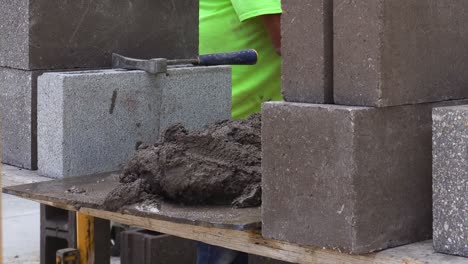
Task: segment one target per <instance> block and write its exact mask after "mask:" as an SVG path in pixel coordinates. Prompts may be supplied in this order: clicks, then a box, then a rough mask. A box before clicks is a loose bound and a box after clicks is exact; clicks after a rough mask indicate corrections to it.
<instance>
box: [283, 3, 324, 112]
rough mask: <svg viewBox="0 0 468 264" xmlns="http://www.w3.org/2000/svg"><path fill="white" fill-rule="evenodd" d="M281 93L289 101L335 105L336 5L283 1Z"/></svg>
mask: <svg viewBox="0 0 468 264" xmlns="http://www.w3.org/2000/svg"><path fill="white" fill-rule="evenodd" d="M282 6H283V10H284V13H283V16H282V18H281V28H282V49H281V53H282V72H283V74H282V90H283V97H284V99H285V100H286V101H291V102H309V103H332V102H333V24H332V17H333V1H332V0H314V1H309V0H298V1H282Z"/></svg>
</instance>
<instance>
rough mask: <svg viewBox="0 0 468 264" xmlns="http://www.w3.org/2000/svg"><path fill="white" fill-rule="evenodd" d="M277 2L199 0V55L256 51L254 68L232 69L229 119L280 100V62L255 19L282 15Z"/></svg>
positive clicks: (250, 112)
mask: <svg viewBox="0 0 468 264" xmlns="http://www.w3.org/2000/svg"><path fill="white" fill-rule="evenodd" d="M281 12H282V10H281V2H280V0H200V28H199V30H200V47H199V52H200V54H207V53H216V52H229V51H238V50H243V49H255V50H257V52H258V55H259V59H258V63H257V65H254V66H233V67H232V117H233V118H234V119H239V118H245V117H248V116H249V115H251V114H253V113H256V112H259V111H260V109H261V104H262V103H263V102H265V101H278V100H282V97H281V58H280V56H278V55H277V54H276V52H275V50H274V47H273V44H272V42H271V39H270V37H269V35H268V32H267V30H266V28H265V26H264V25H263V23H262V21H261V19H260V18H258V16H260V15H265V14H278V13H281Z"/></svg>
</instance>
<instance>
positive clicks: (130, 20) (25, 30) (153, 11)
mask: <svg viewBox="0 0 468 264" xmlns="http://www.w3.org/2000/svg"><path fill="white" fill-rule="evenodd" d="M0 36H2V37H1V38H0V105H1V107H2V109H1V110H2V113H4V114H3V115H2V120H1V121H2V124H1V128H2V129H1V130H2V133H1V135H2V136H1V137H2V144H3V151H2V152H3V153H2V154H3V157H4V159H3V162H5V163H8V164H11V165H15V166H19V167H23V168H27V169H36V168H37V165H36V164H37V158H36V156H37V151H36V143H35V142H36V140H37V139H36V136H35V135H36V129H35V119H36V107H37V105H36V100H37V98H36V86H35V83H36V81H37V76H38V75H39V74H41V72H44V71H50V70H52V69H58V70H69V69H75V68H103V67H110V64H111V54H112V53H113V52H116V53H121V54H124V55H127V56H133V57H140V58H150V57H166V58H186V57H194V56H195V55H197V53H198V1H182V0H179V1H145V0H137V1H132V2H128V1H123V0H117V1H103V0H99V1H88V2H83V1H60V0H52V1H49V0H39V1H37V0H34V1H32V0H19V1H6V2H5V3H2V7H1V8H0ZM39 70H40V71H39ZM13 97H15V99H16V101H15V102H12V101H11V99H12V98H13ZM4 110H6V111H4Z"/></svg>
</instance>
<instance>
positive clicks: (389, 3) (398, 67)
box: [333, 0, 468, 107]
mask: <svg viewBox="0 0 468 264" xmlns="http://www.w3.org/2000/svg"><path fill="white" fill-rule="evenodd" d="M333 12H334V18H333V19H334V20H333V24H334V54H333V56H334V69H333V71H334V100H335V103H336V104H341V105H360V106H375V107H385V106H397V105H404V104H416V103H424V102H438V101H445V100H452V99H464V98H468V89H467V87H468V72H467V71H466V69H467V68H468V53H467V52H466V43H467V42H468V28H467V27H466V25H467V24H468V1H466V0H426V1H420V0H359V1H357V0H334V11H333Z"/></svg>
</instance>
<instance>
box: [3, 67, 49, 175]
mask: <svg viewBox="0 0 468 264" xmlns="http://www.w3.org/2000/svg"><path fill="white" fill-rule="evenodd" d="M39 74H41V72H39V71H22V70H15V69H8V68H0V113H2V114H1V119H0V121H1V125H0V135H1V145H2V162H3V163H6V164H10V165H14V166H17V167H21V168H26V169H37V141H36V125H37V119H36V114H37V113H36V98H37V97H36V94H37V76H38V75H39Z"/></svg>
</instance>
